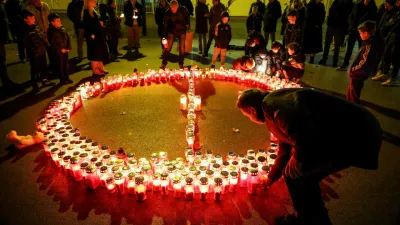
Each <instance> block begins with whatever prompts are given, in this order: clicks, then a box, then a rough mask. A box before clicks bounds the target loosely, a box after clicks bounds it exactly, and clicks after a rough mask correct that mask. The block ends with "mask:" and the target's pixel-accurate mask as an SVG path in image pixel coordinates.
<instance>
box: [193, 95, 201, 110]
mask: <svg viewBox="0 0 400 225" xmlns="http://www.w3.org/2000/svg"><path fill="white" fill-rule="evenodd" d="M194 104H195V107H196V108H195V110H196V111H201V96H200V95H196V96H195V98H194Z"/></svg>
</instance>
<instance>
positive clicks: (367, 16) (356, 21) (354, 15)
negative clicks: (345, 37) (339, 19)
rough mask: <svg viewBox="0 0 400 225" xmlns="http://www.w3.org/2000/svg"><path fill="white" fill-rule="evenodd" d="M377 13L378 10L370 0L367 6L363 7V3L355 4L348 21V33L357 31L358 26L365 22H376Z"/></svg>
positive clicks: (372, 0)
mask: <svg viewBox="0 0 400 225" xmlns="http://www.w3.org/2000/svg"><path fill="white" fill-rule="evenodd" d="M377 11H378V8H377V7H376V3H375V1H374V0H371V2H370V3H369V4H368V5H367V6H366V5H364V1H360V2H358V3H356V4H355V5H354V7H353V10H352V11H351V13H350V16H349V19H348V22H349V32H352V31H357V28H358V26H359V25H360V24H361V23H363V22H365V21H367V20H372V21H376V13H377Z"/></svg>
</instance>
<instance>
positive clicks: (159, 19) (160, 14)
mask: <svg viewBox="0 0 400 225" xmlns="http://www.w3.org/2000/svg"><path fill="white" fill-rule="evenodd" d="M167 9H168V5H167V2H166V0H160V1H158V6H157V8H156V13H155V14H154V17H155V20H156V24H157V27H158V29H157V33H158V36H159V37H160V38H163V37H164V35H163V29H164V14H165V11H166V10H167ZM160 43H161V40H160ZM161 49H164V45H163V44H162V43H161Z"/></svg>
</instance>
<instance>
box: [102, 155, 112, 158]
mask: <svg viewBox="0 0 400 225" xmlns="http://www.w3.org/2000/svg"><path fill="white" fill-rule="evenodd" d="M110 157H111V156H110V155H103V159H109V158H110Z"/></svg>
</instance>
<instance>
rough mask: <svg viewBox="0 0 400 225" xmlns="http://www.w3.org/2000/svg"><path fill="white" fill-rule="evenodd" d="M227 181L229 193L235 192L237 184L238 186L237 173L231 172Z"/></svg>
mask: <svg viewBox="0 0 400 225" xmlns="http://www.w3.org/2000/svg"><path fill="white" fill-rule="evenodd" d="M230 176H231V177H230V179H229V192H236V191H237V184H238V173H237V172H231V173H230Z"/></svg>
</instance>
